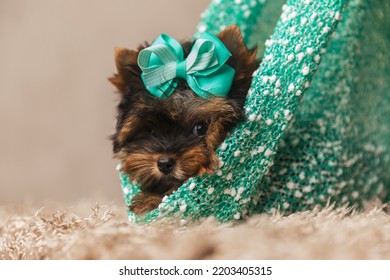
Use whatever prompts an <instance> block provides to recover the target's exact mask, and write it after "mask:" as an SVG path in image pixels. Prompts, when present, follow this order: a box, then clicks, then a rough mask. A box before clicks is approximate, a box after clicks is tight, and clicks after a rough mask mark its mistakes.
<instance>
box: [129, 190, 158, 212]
mask: <svg viewBox="0 0 390 280" xmlns="http://www.w3.org/2000/svg"><path fill="white" fill-rule="evenodd" d="M161 201H162V197H161V196H159V195H157V194H153V193H144V192H140V193H138V194H136V195H135V196H134V197H133V199H132V200H131V205H130V207H129V208H130V211H131V212H133V213H135V214H137V215H142V214H146V213H147V212H149V211H151V210H153V209H156V208H157V207H158V206H159V205H160V203H161Z"/></svg>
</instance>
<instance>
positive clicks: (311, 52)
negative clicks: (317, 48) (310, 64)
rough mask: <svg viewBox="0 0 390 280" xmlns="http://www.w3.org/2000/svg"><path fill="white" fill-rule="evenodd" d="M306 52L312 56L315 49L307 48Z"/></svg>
mask: <svg viewBox="0 0 390 280" xmlns="http://www.w3.org/2000/svg"><path fill="white" fill-rule="evenodd" d="M306 52H307V53H308V54H309V55H312V54H313V52H314V49H313V48H307V49H306Z"/></svg>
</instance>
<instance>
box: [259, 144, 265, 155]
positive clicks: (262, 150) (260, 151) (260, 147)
mask: <svg viewBox="0 0 390 280" xmlns="http://www.w3.org/2000/svg"><path fill="white" fill-rule="evenodd" d="M264 150H265V148H264V146H259V148H257V151H258V152H259V153H262V152H264Z"/></svg>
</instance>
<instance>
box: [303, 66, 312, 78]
mask: <svg viewBox="0 0 390 280" xmlns="http://www.w3.org/2000/svg"><path fill="white" fill-rule="evenodd" d="M309 72H310V68H309V66H304V67H303V69H302V73H303V75H304V76H307V75H308V74H309Z"/></svg>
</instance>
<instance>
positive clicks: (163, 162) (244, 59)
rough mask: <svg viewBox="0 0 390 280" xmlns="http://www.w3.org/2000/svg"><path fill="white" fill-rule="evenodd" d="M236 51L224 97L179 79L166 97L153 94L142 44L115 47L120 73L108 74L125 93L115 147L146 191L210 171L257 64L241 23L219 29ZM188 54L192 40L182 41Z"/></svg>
mask: <svg viewBox="0 0 390 280" xmlns="http://www.w3.org/2000/svg"><path fill="white" fill-rule="evenodd" d="M218 37H219V39H220V40H221V41H222V42H223V43H224V44H225V46H226V47H227V48H228V49H229V51H230V52H231V54H232V56H231V58H230V59H229V61H228V62H227V64H229V65H230V66H231V67H232V68H234V69H235V76H234V80H233V84H232V87H231V90H230V92H229V94H228V95H227V96H226V97H210V98H207V99H205V98H201V97H199V96H198V95H196V94H195V93H194V92H193V91H192V90H191V89H190V88H189V87H188V85H187V84H186V82H185V81H179V84H178V86H177V88H176V89H175V92H174V93H173V94H172V95H170V96H169V97H168V98H164V99H162V98H158V97H155V96H153V95H152V94H150V93H149V92H148V90H147V89H146V87H145V85H144V83H143V81H142V79H141V74H142V72H141V69H140V68H139V67H138V65H137V58H138V54H139V51H141V50H142V49H143V47H140V48H139V49H138V50H128V49H116V51H115V61H116V66H117V70H118V73H117V74H115V75H114V76H113V77H111V78H110V79H109V80H110V81H111V82H112V83H113V84H114V85H115V86H116V87H117V89H118V90H119V92H120V94H121V101H120V104H119V106H118V118H117V126H116V133H115V134H114V135H113V136H112V139H113V144H114V153H115V155H116V157H117V158H119V159H120V160H121V161H122V167H121V168H122V171H123V172H125V173H127V174H129V175H130V177H131V178H132V179H133V180H137V181H138V182H139V183H140V185H141V188H142V190H143V191H145V192H152V193H157V194H161V195H163V194H166V193H170V192H171V191H173V190H175V189H177V188H178V187H179V186H180V185H181V184H182V183H183V182H184V181H186V180H187V179H189V178H190V177H193V176H197V175H202V174H204V173H212V172H213V170H214V169H215V167H216V166H217V164H218V159H217V156H216V155H215V150H216V148H217V147H218V146H219V145H220V144H221V142H222V141H223V140H224V139H225V137H226V136H227V134H228V133H229V132H230V131H231V130H232V129H233V127H234V126H235V125H236V124H237V123H238V122H240V121H241V120H242V119H243V117H244V112H243V104H244V101H245V97H246V93H247V91H248V89H249V87H250V84H251V79H252V73H253V71H254V70H255V69H256V67H257V63H256V53H255V50H248V49H247V48H246V46H245V44H244V42H243V39H242V36H241V33H240V31H239V29H238V27H237V26H231V27H228V28H226V29H225V30H224V31H222V32H221V33H220V34H219V35H218ZM182 46H183V49H184V52H185V56H187V55H188V53H189V50H190V49H191V46H192V43H191V42H185V43H183V44H182Z"/></svg>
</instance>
